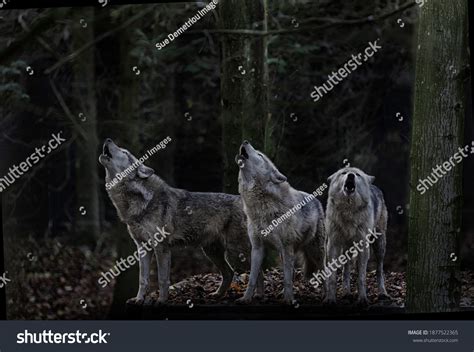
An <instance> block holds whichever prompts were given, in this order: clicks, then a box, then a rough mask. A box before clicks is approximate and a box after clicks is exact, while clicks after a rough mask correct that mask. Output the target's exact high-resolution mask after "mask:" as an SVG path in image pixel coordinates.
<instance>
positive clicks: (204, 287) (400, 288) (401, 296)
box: [150, 269, 474, 307]
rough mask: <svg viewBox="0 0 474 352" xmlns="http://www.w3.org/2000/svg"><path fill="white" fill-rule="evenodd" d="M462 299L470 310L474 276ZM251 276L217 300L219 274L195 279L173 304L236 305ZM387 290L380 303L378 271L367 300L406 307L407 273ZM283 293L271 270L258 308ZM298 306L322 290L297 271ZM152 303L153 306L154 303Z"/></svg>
mask: <svg viewBox="0 0 474 352" xmlns="http://www.w3.org/2000/svg"><path fill="white" fill-rule="evenodd" d="M461 277H462V280H461V281H462V299H461V306H464V307H470V306H472V305H473V303H474V272H472V271H464V272H462V276H461ZM248 278H249V274H248V273H243V274H240V275H236V276H235V277H234V282H233V283H232V285H231V287H230V290H229V291H228V292H227V295H226V296H225V297H224V298H221V299H216V298H213V297H211V296H210V294H211V293H212V292H214V291H216V290H217V288H218V286H219V283H220V281H221V278H220V275H218V274H201V275H194V276H192V277H190V278H187V279H185V280H183V281H180V282H179V283H176V284H174V285H172V286H171V288H170V301H169V303H170V304H187V305H191V304H192V305H197V304H206V305H209V304H220V305H226V304H234V303H235V300H236V299H238V298H240V297H242V295H243V294H244V292H245V289H246V288H247V283H248ZM385 280H386V282H385V286H386V288H387V292H388V294H389V295H390V296H391V298H392V300H391V301H383V302H379V301H378V298H377V297H378V295H377V292H378V291H377V280H376V273H375V270H373V271H370V272H368V273H367V296H368V299H369V304H378V303H382V304H383V305H385V306H392V307H403V306H404V304H405V295H406V280H405V273H401V272H386V273H385ZM355 288H356V278H355V275H354V274H353V275H352V278H351V289H352V291H353V292H355V291H356V289H355ZM282 290H283V275H282V272H281V270H280V269H269V270H266V272H265V296H264V297H263V298H259V299H257V300H256V301H255V303H257V304H269V305H272V304H281V302H282V296H281V293H282ZM294 293H295V301H296V302H295V304H320V302H321V295H322V292H321V288H316V289H315V288H314V287H313V286H312V285H311V284H310V283H309V281H308V280H306V279H304V278H303V275H302V272H301V271H299V270H298V271H297V272H296V275H295V280H294ZM337 296H338V298H342V285H341V275H338V285H337ZM355 296H356V295H355V294H354V293H353V297H352V299H346V300H342V301H341V303H342V304H344V303H347V304H353V303H354V299H355V298H356V297H355ZM157 297H158V292H154V293H152V294H151V298H152V300H153V301H155V300H156V298H157ZM150 303H151V302H150Z"/></svg>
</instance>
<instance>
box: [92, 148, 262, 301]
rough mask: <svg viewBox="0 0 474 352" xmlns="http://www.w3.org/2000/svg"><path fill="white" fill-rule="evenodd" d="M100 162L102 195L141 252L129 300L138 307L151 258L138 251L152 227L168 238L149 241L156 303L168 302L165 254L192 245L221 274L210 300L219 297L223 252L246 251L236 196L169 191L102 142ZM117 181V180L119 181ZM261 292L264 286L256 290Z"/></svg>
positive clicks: (227, 268) (226, 276)
mask: <svg viewBox="0 0 474 352" xmlns="http://www.w3.org/2000/svg"><path fill="white" fill-rule="evenodd" d="M99 162H100V163H101V164H102V165H103V166H104V168H105V180H106V184H108V185H109V187H107V193H108V194H109V196H110V199H111V200H112V203H113V204H114V206H115V208H116V209H117V213H118V216H119V217H120V219H121V220H122V222H124V223H125V224H126V225H127V228H128V232H129V233H130V236H131V237H132V239H133V240H134V242H135V244H136V245H137V248H138V251H139V253H146V254H145V255H143V256H141V257H140V260H139V264H140V280H139V290H138V293H137V296H136V297H135V298H131V299H130V300H129V301H130V302H136V303H141V302H143V299H144V296H145V294H146V291H147V288H148V283H149V275H150V259H151V258H152V253H151V252H150V251H145V250H143V246H144V244H145V243H147V242H148V243H150V241H152V240H153V239H152V234H153V233H155V232H156V228H157V227H158V228H165V230H166V231H167V232H168V233H169V236H166V238H164V240H163V241H161V242H160V243H157V241H153V242H154V245H153V246H154V247H153V251H154V253H155V256H156V259H157V263H158V284H159V290H160V295H159V302H166V301H167V299H168V291H169V285H170V265H171V250H170V249H171V247H173V246H178V245H186V246H196V247H201V248H202V249H203V250H204V253H205V254H206V256H207V257H208V258H209V259H210V260H211V261H212V262H213V263H214V264H215V265H216V267H217V268H218V269H219V270H220V272H221V274H222V283H221V285H220V287H219V288H218V290H217V291H216V292H215V293H214V295H216V296H222V295H224V294H225V293H226V291H227V289H228V287H229V286H230V284H231V282H232V279H233V275H234V271H233V269H232V267H231V265H230V264H229V262H228V261H227V256H226V253H227V250H228V249H229V248H230V247H231V246H233V245H236V246H237V247H240V248H243V249H242V251H243V253H244V255H245V256H246V257H248V255H247V252H245V251H246V250H247V251H248V252H250V243H249V241H248V237H247V233H246V230H247V229H246V225H245V224H246V221H245V214H244V213H243V210H242V202H241V200H240V197H239V196H236V195H230V194H224V193H198V192H188V191H185V190H182V189H177V188H173V187H170V186H169V185H167V184H166V182H165V181H163V180H162V179H161V178H160V177H158V176H157V175H155V172H154V170H153V169H151V168H150V167H147V166H145V165H144V164H143V163H141V162H140V161H138V160H137V158H136V157H134V156H133V155H132V154H131V153H130V152H129V151H128V150H126V149H123V148H120V147H118V146H117V145H116V144H115V143H114V142H113V141H112V140H111V139H107V140H106V141H105V143H104V146H103V153H102V155H100V157H99ZM125 170H126V171H125ZM119 175H122V176H119ZM123 175H125V176H123ZM117 176H119V177H117ZM117 179H121V180H120V182H117ZM110 185H113V187H111V186H110ZM262 287H263V283H261V284H260V285H259V289H260V290H261V289H262Z"/></svg>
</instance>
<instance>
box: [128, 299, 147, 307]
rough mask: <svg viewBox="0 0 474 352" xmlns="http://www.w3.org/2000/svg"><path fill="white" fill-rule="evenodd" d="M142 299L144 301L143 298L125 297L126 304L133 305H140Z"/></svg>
mask: <svg viewBox="0 0 474 352" xmlns="http://www.w3.org/2000/svg"><path fill="white" fill-rule="evenodd" d="M143 301H144V300H143V298H140V297H133V298H129V299H127V304H134V305H137V306H140V305H142V304H143Z"/></svg>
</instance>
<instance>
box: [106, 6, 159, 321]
mask: <svg viewBox="0 0 474 352" xmlns="http://www.w3.org/2000/svg"><path fill="white" fill-rule="evenodd" d="M123 16H133V9H129V12H128V13H123ZM123 20H125V17H124V19H123ZM118 38H119V43H118V45H119V55H120V60H119V65H118V67H117V70H118V74H119V75H120V78H119V87H118V89H119V104H118V105H119V106H118V112H117V116H118V120H119V121H117V122H118V123H117V124H116V125H114V126H113V131H114V133H113V138H115V137H118V138H119V139H118V140H117V142H118V143H119V145H123V146H124V147H125V148H127V149H129V150H130V151H131V152H132V154H135V155H136V156H137V158H140V157H141V155H138V154H139V153H141V152H142V148H140V145H139V143H138V141H139V135H138V131H139V128H138V126H140V124H139V121H138V107H139V80H140V76H139V75H136V73H135V72H138V71H135V72H134V71H133V67H134V66H137V64H136V60H135V59H134V58H133V57H132V56H131V55H130V52H131V51H132V50H133V49H134V42H133V33H132V32H130V30H129V29H125V30H123V31H121V32H120V34H119V35H118ZM138 69H139V68H138ZM113 233H114V234H115V235H116V241H117V242H116V245H117V255H118V258H117V259H120V258H126V257H127V256H129V255H132V254H133V253H134V251H135V250H136V246H135V245H134V243H133V241H132V239H131V238H130V235H129V234H128V231H127V228H126V225H125V224H123V223H121V222H120V223H118V224H117V226H115V227H114V229H113ZM153 258H154V257H153ZM153 263H155V261H154V260H153ZM138 278H139V266H138V264H136V265H134V266H132V267H131V268H130V269H128V270H126V271H124V272H122V273H121V274H120V275H119V276H118V277H117V281H116V284H115V288H114V296H113V302H112V307H111V309H110V313H109V318H111V319H119V318H123V317H124V316H125V315H124V314H125V306H126V305H125V304H126V301H127V299H129V298H132V297H135V295H136V293H137V291H138Z"/></svg>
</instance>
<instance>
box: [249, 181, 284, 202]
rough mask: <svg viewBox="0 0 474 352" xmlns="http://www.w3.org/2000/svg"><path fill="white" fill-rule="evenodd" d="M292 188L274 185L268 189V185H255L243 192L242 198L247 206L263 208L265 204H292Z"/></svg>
mask: <svg viewBox="0 0 474 352" xmlns="http://www.w3.org/2000/svg"><path fill="white" fill-rule="evenodd" d="M290 190H291V186H290V185H289V184H288V183H286V184H280V185H272V186H271V187H267V183H265V184H264V183H258V182H256V183H254V184H253V185H252V186H251V187H249V188H247V189H245V190H244V191H243V192H242V198H243V200H244V201H245V202H246V203H247V205H253V206H255V207H261V206H263V205H265V204H270V203H271V204H276V203H282V204H286V202H288V201H290V202H291V195H290V193H291V192H290Z"/></svg>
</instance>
